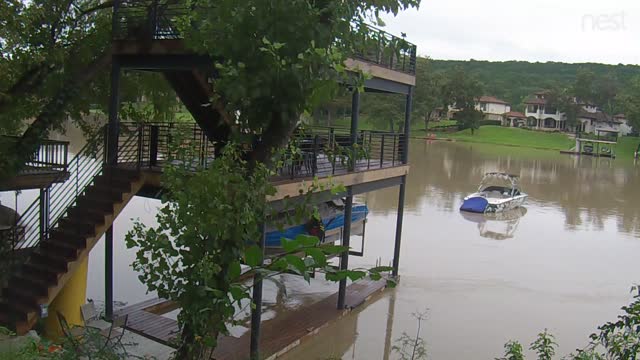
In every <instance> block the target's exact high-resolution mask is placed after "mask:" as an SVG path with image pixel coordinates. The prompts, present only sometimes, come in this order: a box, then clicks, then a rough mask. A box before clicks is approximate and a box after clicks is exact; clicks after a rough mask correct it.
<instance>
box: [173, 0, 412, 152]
mask: <svg viewBox="0 0 640 360" xmlns="http://www.w3.org/2000/svg"><path fill="white" fill-rule="evenodd" d="M192 5H193V6H195V7H198V8H201V9H211V8H214V9H215V11H194V12H191V13H190V14H189V15H188V16H187V17H186V18H185V19H183V21H182V23H181V24H182V26H181V29H182V32H183V33H184V34H185V38H186V40H187V43H188V44H189V46H190V47H191V48H193V49H194V50H196V51H198V52H201V53H207V54H209V55H211V56H212V58H214V59H219V60H217V61H216V63H215V67H216V69H217V72H218V76H217V77H216V78H215V80H214V89H215V92H216V96H217V98H218V99H219V100H220V101H222V102H223V103H224V108H225V110H226V111H227V113H229V114H234V117H237V123H238V124H239V126H240V130H245V129H249V130H253V131H263V134H264V132H266V133H269V134H268V135H266V136H264V138H265V141H267V142H268V144H267V147H268V146H272V145H279V144H280V143H281V141H282V140H283V139H282V136H283V135H285V134H288V133H289V132H290V131H289V130H290V129H292V128H293V127H294V126H295V125H296V123H297V122H298V120H299V116H300V114H302V113H303V112H305V111H306V112H308V113H311V112H312V111H313V110H314V109H315V108H316V107H317V106H318V105H320V104H322V103H326V102H327V101H329V100H331V99H332V98H333V97H335V95H336V94H337V93H338V84H339V83H343V84H345V83H346V84H352V85H355V86H359V85H360V84H361V81H359V80H362V79H357V78H354V77H353V76H351V75H349V74H348V73H347V71H346V69H345V67H344V61H345V60H346V59H347V57H348V56H350V55H352V54H353V53H354V52H355V51H356V49H357V48H358V47H359V46H360V45H362V43H363V39H364V41H365V42H366V40H367V39H371V37H372V35H373V34H372V33H370V31H369V29H368V28H367V27H362V26H355V25H354V24H359V23H361V22H362V21H365V20H367V19H369V18H376V17H377V15H378V14H379V12H381V11H382V12H391V13H394V14H396V13H398V12H399V11H401V10H403V9H406V8H409V7H417V6H418V5H419V0H384V1H371V0H359V1H355V2H349V3H345V2H340V1H328V2H310V1H307V0H293V1H292V0H276V1H268V2H267V1H260V0H250V1H242V2H238V1H235V0H226V1H220V0H195V1H192ZM256 19H260V20H261V21H256ZM194 23H195V24H198V26H197V27H194V26H192V24H194ZM272 131H273V132H275V133H274V134H271V132H272ZM241 132H242V131H241ZM271 143H274V144H271Z"/></svg>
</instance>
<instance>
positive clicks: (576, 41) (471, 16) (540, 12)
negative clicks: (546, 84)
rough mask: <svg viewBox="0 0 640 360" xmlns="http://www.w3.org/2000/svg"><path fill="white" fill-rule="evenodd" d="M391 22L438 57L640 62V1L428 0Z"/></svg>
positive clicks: (391, 28)
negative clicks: (417, 8) (418, 7)
mask: <svg viewBox="0 0 640 360" xmlns="http://www.w3.org/2000/svg"><path fill="white" fill-rule="evenodd" d="M384 19H385V22H386V24H387V26H386V28H385V29H386V30H387V31H389V32H391V33H393V34H397V35H399V34H400V32H404V33H406V34H407V39H408V40H409V41H411V42H413V43H415V44H417V45H418V54H419V55H422V56H429V57H432V58H434V59H455V60H468V59H476V60H493V61H503V60H527V61H540V62H545V61H562V62H573V63H575V62H601V63H608V64H619V63H623V64H640V23H639V21H640V0H531V1H525V0H422V5H421V6H420V9H419V10H417V11H416V10H410V11H405V12H403V13H401V14H399V15H398V16H397V17H395V18H392V17H385V18H384Z"/></svg>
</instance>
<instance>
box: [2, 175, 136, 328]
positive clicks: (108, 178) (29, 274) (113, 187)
mask: <svg viewBox="0 0 640 360" xmlns="http://www.w3.org/2000/svg"><path fill="white" fill-rule="evenodd" d="M142 185H143V180H142V177H141V174H140V172H139V171H137V170H129V169H120V168H114V167H106V168H105V169H104V170H103V172H102V174H101V175H98V176H96V177H95V178H94V179H93V182H92V184H91V185H89V186H88V187H87V188H86V189H85V191H84V193H82V194H81V195H80V196H78V198H77V199H76V202H75V205H74V206H72V207H70V208H69V209H68V210H67V212H66V214H65V215H64V216H63V217H62V218H61V219H60V220H59V221H58V222H57V227H56V228H54V229H52V230H51V231H50V232H49V236H48V238H47V239H45V240H43V241H41V242H40V243H39V244H38V245H37V246H36V247H35V248H34V249H33V251H32V252H31V254H30V256H29V259H28V260H27V261H26V262H25V263H24V264H22V265H21V267H20V269H19V270H18V271H17V272H16V273H14V274H13V275H12V276H11V277H10V279H9V282H8V286H7V287H6V288H4V289H3V291H2V300H0V323H3V324H6V325H8V326H10V327H11V328H13V329H15V331H16V332H17V333H18V334H23V333H26V332H27V331H29V330H30V329H31V328H32V327H33V326H34V325H35V323H36V322H37V320H38V318H39V316H40V305H41V304H49V303H51V302H52V301H53V299H55V297H56V296H57V295H58V293H59V292H60V290H61V289H62V288H63V287H64V285H65V284H66V283H67V281H69V279H70V278H71V276H72V275H73V273H74V271H75V270H76V268H77V267H78V265H79V264H80V263H81V262H82V261H83V260H84V259H86V257H87V256H89V252H90V251H91V249H92V248H93V247H94V246H95V244H96V243H97V242H98V240H99V239H100V238H101V237H102V235H103V234H104V233H105V232H106V231H107V229H109V227H110V226H111V224H112V223H113V222H114V220H115V219H116V217H117V216H118V214H120V212H121V211H122V209H123V208H124V207H125V206H126V205H127V203H128V202H129V200H131V198H132V197H133V196H135V194H136V193H137V192H138V191H139V190H140V188H141V187H142Z"/></svg>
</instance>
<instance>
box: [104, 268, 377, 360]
mask: <svg viewBox="0 0 640 360" xmlns="http://www.w3.org/2000/svg"><path fill="white" fill-rule="evenodd" d="M385 286H386V281H385V280H379V281H373V280H361V281H358V282H355V283H353V284H351V285H349V286H348V287H347V299H346V304H347V308H348V310H337V309H336V304H337V301H338V294H337V293H334V294H333V295H331V296H328V297H326V298H324V299H322V300H320V301H318V302H315V303H313V304H311V305H308V306H303V307H301V308H299V309H296V310H293V311H290V312H288V313H286V314H285V315H282V316H277V317H275V318H273V319H270V320H265V321H263V322H262V341H261V347H260V349H261V354H262V357H263V358H265V359H274V358H275V357H277V356H280V355H282V354H284V353H285V352H287V351H289V350H291V349H292V348H294V347H295V346H297V345H299V344H300V343H301V342H302V341H305V340H307V339H308V338H310V337H311V336H313V335H315V334H317V333H318V332H319V331H320V330H321V329H322V328H323V327H325V326H327V325H328V324H329V323H331V322H333V321H336V320H337V319H339V318H341V317H343V316H344V315H346V314H348V313H349V311H350V309H353V308H356V307H358V306H360V305H362V304H364V303H365V302H366V301H367V300H368V299H369V298H370V297H371V296H372V295H374V294H375V293H377V292H380V291H382V290H383V289H384V288H385ZM174 309H176V306H175V304H174V303H173V302H169V301H167V300H164V299H152V300H148V301H145V302H142V303H138V304H134V305H131V306H128V307H125V308H123V309H121V310H119V311H117V312H116V313H115V315H125V314H128V315H129V320H128V323H127V329H128V330H130V331H133V332H135V333H137V334H139V335H142V336H145V337H147V338H149V339H152V340H154V341H157V342H159V343H162V344H164V345H171V344H172V339H174V338H175V337H176V335H177V334H178V331H179V329H178V323H177V321H175V320H172V319H169V318H167V317H164V316H162V315H160V313H165V312H168V311H172V310H174ZM250 339H251V332H250V331H248V332H246V333H245V334H243V335H242V336H240V337H233V336H225V337H222V338H220V339H219V345H218V347H217V348H216V350H215V352H214V359H217V360H245V359H248V358H249V342H250Z"/></svg>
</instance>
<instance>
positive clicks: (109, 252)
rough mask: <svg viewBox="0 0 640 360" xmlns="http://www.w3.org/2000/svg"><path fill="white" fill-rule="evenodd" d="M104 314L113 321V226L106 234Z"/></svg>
mask: <svg viewBox="0 0 640 360" xmlns="http://www.w3.org/2000/svg"><path fill="white" fill-rule="evenodd" d="M104 313H105V317H106V318H107V319H108V320H111V319H113V224H112V225H111V226H109V228H108V229H107V231H106V232H105V234H104Z"/></svg>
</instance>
